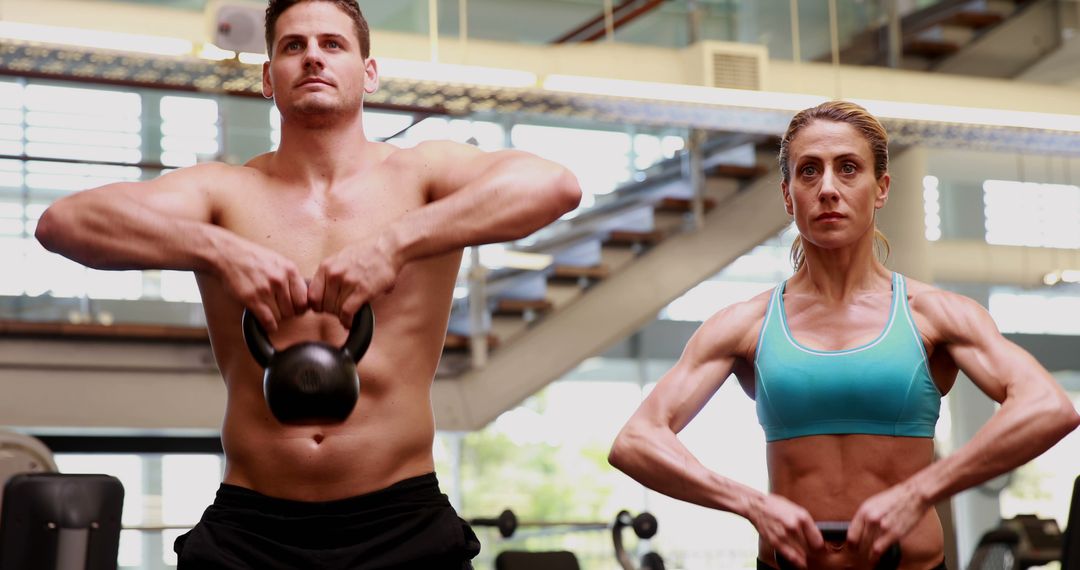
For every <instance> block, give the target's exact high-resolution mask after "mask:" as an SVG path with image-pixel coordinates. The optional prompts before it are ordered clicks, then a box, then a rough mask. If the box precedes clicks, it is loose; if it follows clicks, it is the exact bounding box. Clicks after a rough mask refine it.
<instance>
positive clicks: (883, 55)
mask: <svg viewBox="0 0 1080 570" xmlns="http://www.w3.org/2000/svg"><path fill="white" fill-rule="evenodd" d="M1057 4H1058V3H1057V1H1056V0H945V1H943V2H938V3H936V4H933V5H931V6H928V7H926V8H923V9H920V10H916V11H914V12H912V13H909V14H907V15H905V16H903V17H902V18H901V19H900V26H899V27H900V32H899V34H900V38H899V44H900V49H901V54H900V57H899V58H898V59H899V61H898V64H899V67H901V68H904V69H913V70H920V71H935V72H942V73H951V74H958V75H977V76H981V77H999V78H1009V77H1015V76H1017V75H1018V74H1019V73H1020V72H1022V71H1023V70H1024V69H1026V68H1028V67H1030V66H1031V65H1033V64H1034V63H1036V62H1037V61H1038V60H1039V59H1041V58H1042V57H1044V56H1046V55H1047V54H1049V53H1050V52H1052V51H1053V50H1054V49H1056V48H1057V47H1058V45H1060V29H1059V22H1058V10H1059V7H1058V5H1057ZM888 45H889V30H888V25H887V24H886V25H881V26H878V27H873V28H870V29H868V30H866V31H865V32H863V33H861V34H859V35H856V36H855V37H854V38H853V39H852V40H851V42H849V43H848V45H847V46H845V47H844V48H842V49H841V52H840V61H841V63H845V64H854V65H878V66H884V65H887V64H888V60H889V49H888ZM822 59H823V60H824V59H828V56H825V57H823V58H822Z"/></svg>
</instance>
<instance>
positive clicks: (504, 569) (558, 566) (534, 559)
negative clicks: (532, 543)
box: [495, 550, 581, 570]
mask: <svg viewBox="0 0 1080 570" xmlns="http://www.w3.org/2000/svg"><path fill="white" fill-rule="evenodd" d="M495 570H581V565H580V564H578V559H577V556H574V553H573V552H567V551H565V550H556V551H551V552H524V551H515V550H507V551H505V552H500V553H499V555H498V556H496V557H495Z"/></svg>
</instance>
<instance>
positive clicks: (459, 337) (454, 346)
mask: <svg viewBox="0 0 1080 570" xmlns="http://www.w3.org/2000/svg"><path fill="white" fill-rule="evenodd" d="M487 343H488V348H495V347H497V346H499V339H498V338H496V337H495V335H492V334H488V335H487ZM470 344H471V339H470V338H469V337H468V336H466V335H463V334H454V333H448V334H447V335H446V340H445V341H443V349H444V350H469V345H470Z"/></svg>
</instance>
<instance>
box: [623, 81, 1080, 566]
mask: <svg viewBox="0 0 1080 570" xmlns="http://www.w3.org/2000/svg"><path fill="white" fill-rule="evenodd" d="M780 149H781V150H780V165H781V171H782V174H783V181H782V183H781V190H782V193H783V197H784V205H785V207H786V209H787V212H788V214H789V215H791V216H792V217H794V219H795V225H796V226H797V228H798V230H799V237H798V238H797V241H796V244H795V247H794V248H793V255H792V257H793V260H794V262H795V274H794V275H793V276H792V277H791V279H789V280H787V281H785V282H784V283H782V284H781V285H780V286H778V287H777V288H776V289H774V290H772V291H768V292H765V293H763V294H761V295H758V296H757V297H754V298H753V299H750V300H748V301H746V302H745V303H737V304H735V305H732V306H730V307H728V308H726V309H723V310H722V311H720V312H718V313H717V314H715V315H713V316H712V317H711V318H709V319H708V320H707V321H705V323H703V324H702V325H701V328H700V329H698V331H697V332H696V333H695V334H694V336H693V337H692V338H691V339H690V342H689V343H688V344H687V346H686V350H685V351H684V352H683V354H682V357H681V358H680V359H679V362H678V363H677V364H676V365H675V367H674V368H672V369H671V370H670V371H669V372H668V373H667V374H665V375H664V377H663V378H661V380H660V382H659V383H658V384H657V386H656V388H655V389H654V390H653V391H652V392H651V393H650V394H649V396H648V398H646V399H645V401H644V402H643V403H642V404H641V407H640V408H639V409H638V410H637V412H635V414H634V415H633V417H631V418H630V420H629V421H628V422H627V424H626V426H625V427H624V428H623V429H622V432H621V433H620V434H619V436H618V438H617V439H616V441H615V444H614V445H613V446H612V450H611V454H610V458H609V459H610V461H611V463H612V465H615V466H616V467H618V468H619V469H621V470H622V471H624V472H626V473H627V474H629V475H630V476H632V477H634V478H635V479H637V480H638V481H640V482H641V483H642V484H644V485H646V486H648V487H651V488H653V489H655V490H657V491H659V492H661V493H665V494H667V495H670V496H672V497H675V498H678V499H682V500H685V501H690V502H693V503H696V504H699V505H703V506H706V507H710V508H715V509H721V510H725V511H728V512H732V513H735V514H737V515H740V516H742V517H744V518H746V519H747V520H748V521H750V523H752V524H753V525H754V526H755V527H756V528H757V530H758V534H759V535H760V538H761V540H760V544H759V546H758V553H759V560H758V563H757V565H758V566H757V567H758V569H759V570H770V569H772V568H775V567H776V566H777V565H778V564H779V563H781V561H782V560H786V561H787V562H789V563H790V564H792V565H794V566H796V567H799V568H811V569H832V568H856V569H869V568H873V567H874V565H875V564H876V563H877V561H878V560H880V559H881V558H882V556H883V555H884V554H885V552H886V549H887V548H888V547H890V545H893V544H898V545H899V547H900V553H901V559H900V568H901V569H902V570H930V569H933V570H944V568H945V563H944V557H945V550H944V536H943V531H942V526H941V522H940V521H939V520H938V518H937V514H936V513H935V511H934V509H933V506H934V505H935V504H937V503H938V502H940V501H942V500H945V499H948V498H949V497H951V496H952V495H954V494H956V493H958V492H960V491H962V490H964V489H967V488H970V487H972V486H975V485H978V484H979V483H982V482H983V481H986V480H987V479H990V478H992V477H995V476H997V475H1000V474H1001V473H1004V472H1007V471H1009V470H1011V469H1014V468H1015V467H1017V466H1019V465H1022V464H1023V463H1025V462H1027V461H1029V460H1031V459H1032V458H1034V457H1036V456H1037V455H1039V454H1040V453H1042V452H1043V451H1045V450H1046V449H1048V448H1049V447H1050V446H1052V445H1053V444H1054V443H1056V442H1057V441H1058V440H1060V439H1061V438H1062V437H1064V436H1065V435H1067V434H1068V433H1069V432H1070V431H1072V430H1073V429H1075V428H1076V426H1077V425H1078V424H1080V416H1077V413H1076V410H1075V409H1074V407H1073V405H1072V403H1071V402H1070V401H1069V398H1068V396H1067V395H1066V394H1065V391H1064V390H1062V389H1061V387H1060V386H1058V384H1057V383H1056V382H1055V380H1054V378H1053V377H1052V376H1050V374H1049V373H1048V372H1047V371H1046V369H1044V368H1043V367H1042V366H1041V365H1040V364H1039V363H1038V362H1037V361H1036V360H1035V359H1034V358H1033V357H1032V356H1031V355H1030V354H1028V353H1027V352H1025V351H1024V350H1023V349H1022V348H1020V347H1018V346H1017V345H1015V344H1013V343H1011V342H1009V341H1008V340H1007V339H1006V338H1004V337H1003V336H1002V335H1001V333H1000V332H998V329H997V327H996V326H995V325H994V322H993V321H992V320H991V318H990V315H989V314H987V312H986V310H985V309H983V308H982V307H981V306H979V305H978V304H977V303H975V302H974V301H972V300H971V299H968V298H966V297H963V296H961V295H957V294H955V293H951V292H947V291H943V290H940V289H937V288H936V287H933V286H931V285H929V284H926V283H920V282H917V281H914V280H912V279H906V278H905V277H904V276H902V275H899V274H897V273H894V272H892V271H889V270H888V269H887V268H886V267H885V266H884V265H883V264H882V262H881V261H880V260H878V259H877V257H876V256H875V255H874V251H875V247H876V243H875V242H877V241H878V240H883V239H884V238H883V236H881V235H880V233H879V232H877V228H876V223H875V216H876V212H877V210H878V209H880V208H882V207H884V206H885V203H886V201H887V200H888V196H889V185H890V178H889V174H888V164H889V158H888V138H887V134H886V132H885V129H884V128H883V127H882V126H881V124H880V123H879V122H878V120H877V119H876V118H874V117H873V116H871V115H870V114H869V113H868V112H866V110H865V109H863V108H862V107H859V106H858V105H855V104H853V103H848V102H842V101H830V102H826V103H822V104H821V105H819V106H817V107H813V108H810V109H806V110H804V111H801V112H799V113H798V114H796V115H795V117H794V118H793V119H792V120H791V123H790V125H789V127H788V130H787V133H786V134H785V135H784V137H783V139H782V142H781V147H780ZM885 243H886V248H885V249H887V242H885ZM960 370H962V371H964V373H965V374H966V375H967V376H968V377H969V378H970V379H971V380H972V381H973V382H974V383H975V385H976V386H978V387H979V389H981V390H982V391H983V392H984V393H985V394H986V395H987V396H988V397H990V398H992V399H993V400H995V401H997V402H999V403H1000V404H1001V406H1000V408H998V410H997V412H996V413H994V415H993V417H991V418H990V420H989V421H987V422H986V424H985V425H984V426H983V427H982V428H981V429H980V430H979V432H978V433H977V434H975V437H973V438H972V439H971V441H969V442H968V443H966V444H964V445H963V446H962V447H960V448H959V449H957V450H956V451H955V452H954V453H953V454H951V455H950V456H948V457H946V458H944V459H942V460H940V461H934V440H933V437H934V427H935V425H936V422H937V419H938V412H939V408H940V402H941V396H942V395H943V394H945V393H947V392H948V391H949V390H950V389H951V388H952V386H953V384H954V383H955V381H956V378H957V372H958V371H960ZM733 373H734V374H735V375H736V377H737V378H738V380H739V382H740V384H741V385H742V387H743V389H744V391H745V392H746V393H747V394H749V395H750V396H751V397H752V398H754V399H755V400H756V406H757V412H758V418H759V422H760V423H761V425H762V427H763V428H764V431H765V439H766V441H767V444H766V458H767V462H768V471H769V492H768V493H761V492H759V491H757V490H755V489H751V488H749V487H747V486H745V485H742V484H740V483H738V482H736V481H733V480H731V479H728V478H726V477H724V476H722V475H720V474H718V473H715V472H713V471H711V470H709V469H707V468H706V467H705V466H704V465H702V464H701V463H700V462H699V461H698V460H697V459H695V458H694V456H693V455H692V454H691V453H690V451H689V450H688V449H687V448H686V447H685V446H684V445H683V444H682V443H680V442H679V439H678V438H677V437H676V434H677V433H678V432H679V431H681V430H682V429H683V428H684V427H686V425H687V424H688V423H689V422H690V421H691V420H692V419H693V418H694V416H695V415H696V414H697V413H698V412H699V411H700V410H701V409H702V407H704V406H705V404H706V403H707V402H708V400H709V398H711V397H712V395H713V394H714V393H715V392H716V391H717V390H718V389H719V388H720V386H721V385H722V384H723V383H724V381H725V380H727V378H728V376H730V375H731V374H733ZM735 437H738V436H737V435H736V436H735ZM837 521H840V522H844V521H850V527H849V530H848V531H847V534H846V540H845V539H844V535H843V534H841V535H840V539H839V540H829V541H828V542H826V541H825V540H824V539H825V537H824V536H823V534H822V532H821V530H819V528H818V526H817V524H815V523H817V522H837ZM830 534H831V533H830Z"/></svg>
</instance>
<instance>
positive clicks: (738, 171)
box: [705, 164, 768, 180]
mask: <svg viewBox="0 0 1080 570" xmlns="http://www.w3.org/2000/svg"><path fill="white" fill-rule="evenodd" d="M766 172H768V169H767V168H763V167H761V166H757V165H754V166H743V165H741V164H718V165H716V166H714V167H712V168H709V169H708V170H706V171H705V175H706V176H726V177H729V178H738V179H740V180H750V179H752V178H757V177H758V176H761V175H762V174H765V173H766Z"/></svg>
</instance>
